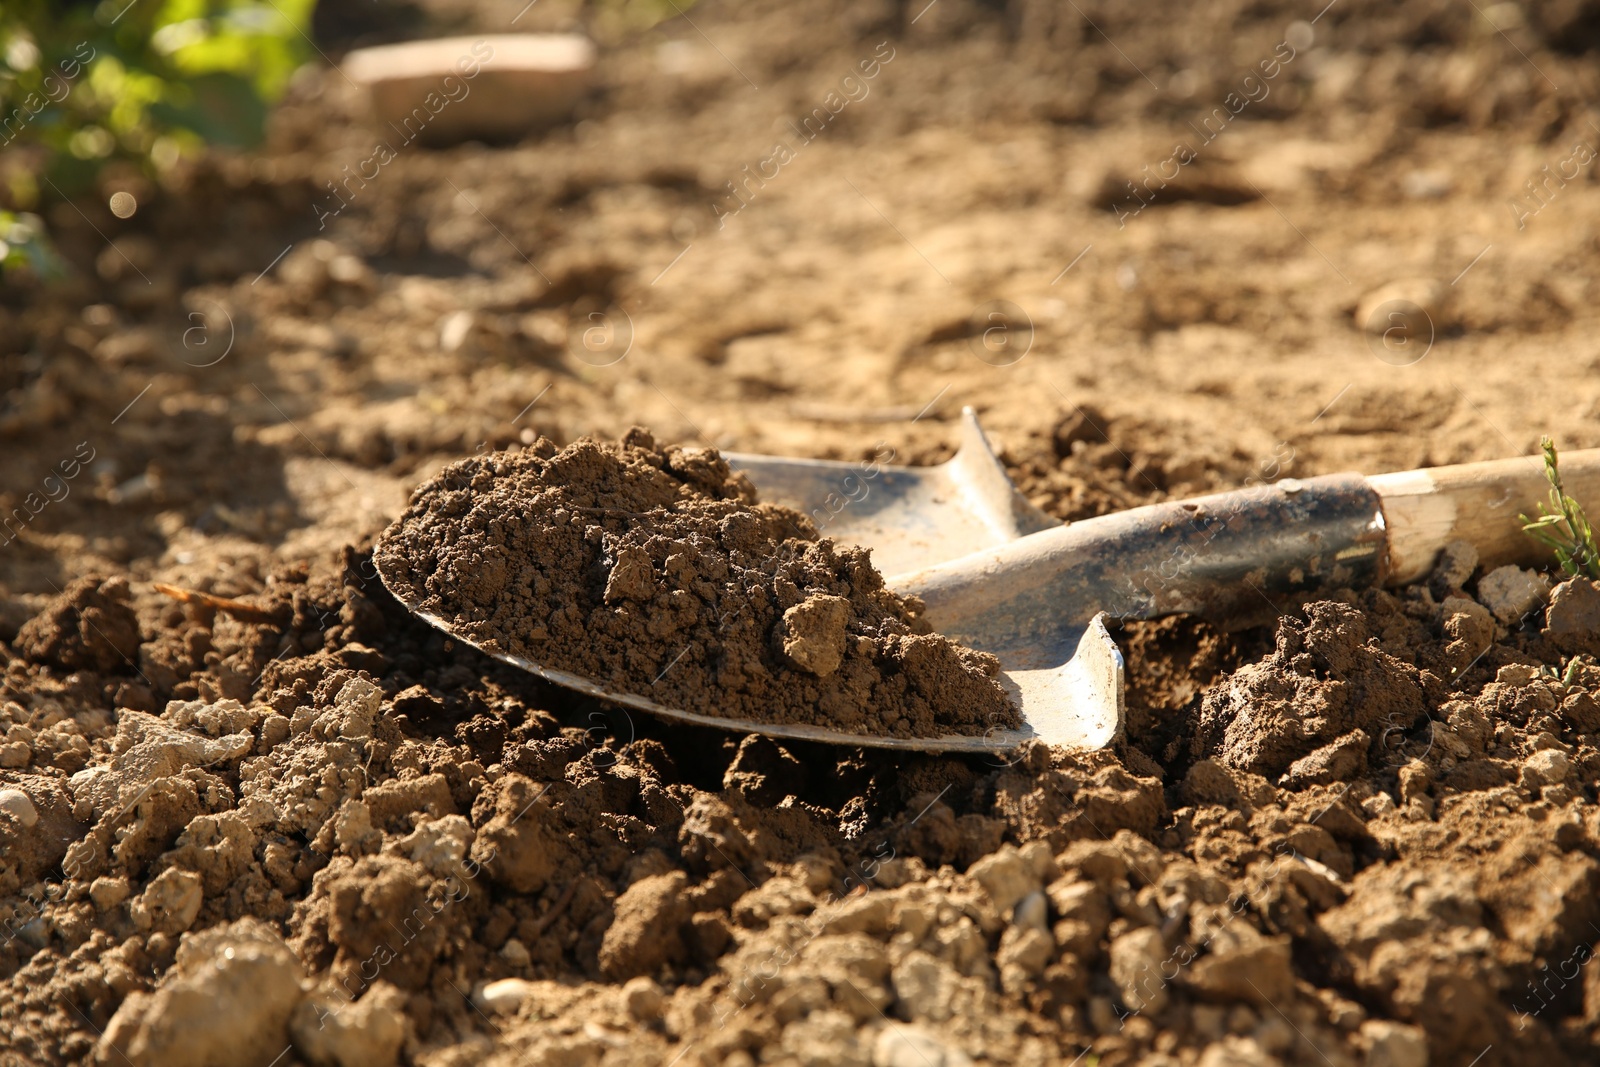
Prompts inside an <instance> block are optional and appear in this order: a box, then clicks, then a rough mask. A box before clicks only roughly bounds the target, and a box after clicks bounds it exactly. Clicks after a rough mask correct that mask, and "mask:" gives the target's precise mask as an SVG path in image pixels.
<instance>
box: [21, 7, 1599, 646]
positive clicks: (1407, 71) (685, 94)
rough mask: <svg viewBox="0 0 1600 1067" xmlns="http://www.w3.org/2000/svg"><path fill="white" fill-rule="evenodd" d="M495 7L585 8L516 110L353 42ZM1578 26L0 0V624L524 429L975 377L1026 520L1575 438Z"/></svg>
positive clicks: (930, 448) (451, 31)
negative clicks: (367, 55) (72, 584)
mask: <svg viewBox="0 0 1600 1067" xmlns="http://www.w3.org/2000/svg"><path fill="white" fill-rule="evenodd" d="M508 33H541V34H563V35H572V34H577V35H582V36H583V37H585V38H587V39H588V40H589V41H592V42H593V44H594V56H593V63H592V69H587V68H586V69H585V70H583V71H581V72H580V73H581V75H582V76H581V77H576V75H575V80H573V81H571V82H561V84H560V85H557V84H556V83H555V82H552V83H551V85H550V86H547V87H546V89H541V90H539V91H541V92H543V91H546V90H548V91H549V92H550V93H552V94H554V96H553V97H552V101H553V102H552V104H551V106H552V107H553V108H554V109H555V110H554V112H553V114H552V115H549V116H546V117H545V119H544V120H543V121H542V122H541V123H540V124H537V125H530V126H528V127H527V128H525V129H511V130H498V131H491V132H490V133H487V134H486V133H485V132H484V130H482V129H470V128H456V125H454V124H453V123H454V119H455V118H456V117H459V116H460V115H461V113H462V112H464V110H465V105H464V104H459V103H456V102H454V101H453V98H452V99H450V100H445V101H444V102H443V103H438V101H436V103H438V106H437V107H434V106H433V105H430V111H429V113H428V115H427V117H428V118H429V120H430V123H431V125H430V126H429V129H428V131H427V136H425V137H410V136H409V134H408V133H407V129H408V128H407V127H405V126H404V124H403V123H402V124H393V123H390V122H385V121H384V118H383V116H382V115H380V114H376V113H375V112H374V110H373V106H374V105H373V99H374V91H373V89H372V86H371V84H370V79H369V78H368V77H367V76H365V75H363V74H362V73H361V71H360V70H358V69H357V68H358V67H359V65H360V64H359V62H358V61H357V59H355V58H353V57H352V55H351V54H352V52H354V51H356V50H359V49H365V48H370V47H373V46H379V45H385V44H393V43H396V42H402V41H408V40H419V39H426V38H438V37H458V38H461V40H462V41H463V42H466V43H467V44H470V43H471V42H475V41H477V42H492V41H496V40H499V38H497V37H494V36H492V35H499V34H508ZM1597 42H1600V5H1596V4H1591V3H1586V2H1583V0H1548V2H1544V0H1540V2H1529V3H1511V2H1505V3H1495V4H1489V3H1486V2H1477V3H1475V2H1470V0H1469V2H1466V3H1456V2H1445V0H1421V2H1416V3H1405V4H1392V3H1387V2H1379V0H1335V2H1333V3H1330V4H1327V5H1326V6H1322V5H1321V4H1320V3H1314V4H1303V3H1297V2H1277V0H1252V2H1248V3H1246V2H1242V0H1222V2H1208V3H1203V4H1187V3H1183V4H1180V3H1170V4H1167V3H1152V4H1144V5H1127V4H1110V3H1102V2H1098V0H1067V2H1064V3H1056V2H1053V0H1051V2H1047V0H1014V2H1009V3H978V2H972V0H932V2H930V0H910V2H908V3H904V4H901V3H895V2H892V0H866V2H855V0H852V2H842V0H841V2H835V0H801V2H795V3H781V4H779V3H761V2H748V0H699V2H694V3H691V2H690V0H593V2H588V3H580V2H574V0H534V2H531V3H530V2H527V0H411V2H399V0H322V2H315V0H262V2H247V0H238V2H223V0H105V2H103V3H99V4H61V3H44V2H26V0H25V2H22V3H15V2H8V3H7V4H6V5H5V7H4V11H3V14H0V57H3V62H4V69H3V74H0V103H3V114H0V141H3V144H4V148H3V151H0V208H3V212H4V213H3V214H0V239H3V241H4V248H5V254H4V272H3V282H0V455H3V456H4V462H3V463H0V515H3V516H6V517H7V518H6V523H5V526H4V532H3V533H0V538H3V540H4V542H5V544H4V548H3V550H0V592H3V593H4V597H3V598H0V603H3V604H4V605H5V607H4V610H3V612H0V637H6V638H9V637H10V636H12V635H13V634H14V632H15V626H16V625H17V624H18V623H19V622H20V620H21V619H23V618H26V617H27V614H28V613H29V612H30V611H31V610H33V608H34V607H36V606H37V605H38V604H39V603H41V602H42V600H41V598H42V597H43V596H45V595H48V594H50V593H52V592H54V591H55V590H56V589H58V588H60V587H62V586H63V585H65V584H66V582H67V581H69V580H70V579H71V578H73V577H75V576H77V575H80V574H84V573H127V574H130V575H132V576H136V577H139V578H160V579H163V580H167V581H172V582H176V583H178V584H182V585H185V586H189V587H194V588H200V589H206V590H212V591H215V592H217V593H219V594H222V595H237V594H242V593H247V592H250V591H253V590H256V589H259V588H260V584H261V581H262V575H263V574H264V573H265V571H266V570H267V569H270V568H271V567H273V566H278V565H284V564H293V563H294V562H295V561H304V560H308V559H312V558H315V557H318V556H322V555H326V554H328V553H332V552H334V551H336V550H337V549H338V548H339V546H340V545H343V544H346V543H356V544H359V543H361V542H362V540H363V538H370V536H371V535H372V534H373V533H374V532H376V531H377V530H379V529H381V527H382V525H383V524H384V523H385V522H386V521H387V520H388V519H389V518H390V517H392V516H393V515H394V514H396V512H397V511H398V509H399V507H400V506H401V504H402V502H403V500H404V498H405V494H406V492H407V491H408V490H409V488H410V486H412V485H414V484H416V483H417V482H418V481H420V480H422V479H423V478H425V477H427V476H428V475H430V474H431V473H432V472H433V471H435V470H437V469H438V467H439V465H441V464H442V463H443V462H445V461H447V460H448V459H450V458H453V457H457V456H459V455H461V454H463V453H470V452H473V451H475V450H481V449H491V448H501V447H507V446H520V445H522V444H525V443H528V442H531V441H532V440H533V439H534V438H535V436H536V435H540V434H543V435H548V436H550V437H552V438H554V439H556V440H557V441H558V442H565V441H567V440H570V439H571V438H573V437H575V436H577V435H580V434H583V433H590V432H599V433H608V434H614V433H619V432H621V431H622V430H624V429H626V428H627V427H628V426H629V425H632V424H636V423H642V424H646V425H649V426H650V427H652V428H653V429H654V430H655V431H656V433H657V434H658V436H660V437H662V438H663V439H667V440H680V441H684V442H688V443H698V444H705V445H714V446H719V447H729V448H738V449H741V450H746V451H767V452H777V453H791V454H797V455H813V456H831V457H855V456H871V455H877V454H880V453H881V450H882V448H883V447H884V446H885V445H887V446H890V447H893V448H894V449H895V450H896V454H897V455H898V456H899V457H900V458H901V459H902V460H904V461H909V462H925V461H931V460H935V459H938V458H940V457H942V456H944V455H947V454H948V453H949V452H950V450H951V449H952V447H953V444H954V436H955V435H954V425H955V424H954V422H953V419H954V418H955V416H956V415H957V414H958V413H959V411H960V409H961V407H962V406H963V405H972V406H974V407H975V408H977V409H978V411H979V413H980V415H981V417H982V419H983V421H984V423H985V425H986V426H988V427H989V428H990V429H991V431H992V432H993V433H994V434H995V435H996V437H997V438H998V440H999V442H1000V444H1001V445H1002V447H1003V449H1004V454H1005V458H1006V461H1007V462H1008V464H1009V465H1010V466H1011V468H1012V471H1013V474H1014V476H1015V477H1016V478H1017V480H1018V481H1019V483H1020V484H1022V485H1023V487H1024V488H1025V490H1026V491H1027V492H1028V493H1029V494H1030V495H1031V496H1032V497H1033V498H1034V499H1035V500H1036V502H1038V503H1039V504H1040V505H1041V506H1043V507H1045V508H1047V509H1048V510H1050V511H1052V512H1053V513H1055V514H1057V515H1060V516H1062V517H1065V518H1076V517H1081V516H1085V515H1091V514H1096V513H1099V512H1103V511H1106V510H1109V509H1114V508H1120V507H1125V506H1128V505H1131V504H1136V503H1141V502H1145V501H1148V500H1151V499H1154V498H1156V497H1159V496H1164V495H1170V494H1187V493H1195V492H1201V491H1205V490H1209V489H1213V488H1225V487H1229V486H1234V485H1240V484H1244V483H1245V482H1248V481H1251V480H1252V479H1254V480H1272V479H1274V478H1277V477H1281V476H1283V475H1285V474H1289V473H1293V474H1310V473H1322V472H1327V471H1332V470H1337V469H1349V468H1359V469H1364V470H1368V471H1377V470H1386V469H1396V468H1400V467H1407V466H1418V465H1424V464H1433V463H1446V462H1453V461H1459V460H1465V459H1469V458H1489V457H1494V456H1503V455H1512V454H1518V453H1527V452H1532V451H1535V450H1536V442H1537V439H1538V437H1539V435H1540V434H1541V433H1551V434H1553V435H1554V436H1555V437H1556V439H1557V441H1558V443H1560V444H1561V445H1562V446H1563V447H1582V446H1593V445H1597V444H1600V432H1597V431H1596V429H1595V415H1596V414H1597V403H1600V377H1597V375H1596V374H1595V371H1596V370H1597V369H1600V364H1597V348H1600V345H1597V342H1596V340H1595V330H1594V328H1593V327H1594V311H1593V305H1594V301H1593V291H1594V285H1595V282H1594V276H1595V265H1596V262H1597V256H1600V249H1597V247H1596V229H1595V221H1596V218H1597V210H1596V203H1595V198H1594V196H1593V188H1594V185H1593V182H1594V172H1595V165H1594V161H1595V156H1596V152H1595V148H1594V146H1596V145H1600V127H1597V126H1596V115H1597V114H1600V112H1597V111H1596V109H1595V108H1594V107H1593V106H1592V104H1591V101H1593V100H1595V99H1597V98H1600V97H1597V85H1596V81H1597V70H1596V67H1595V64H1594V62H1593V59H1594V49H1595V46H1596V44H1597ZM453 47H455V51H454V52H451V53H450V55H451V56H455V55H457V54H465V53H463V51H462V47H461V46H459V45H458V46H453ZM495 54H496V55H497V56H498V57H499V58H500V61H501V63H502V66H504V65H506V64H507V63H509V62H510V59H511V57H512V54H513V53H512V51H511V50H509V49H508V47H507V46H502V47H501V49H500V50H499V51H496V52H495ZM391 62H392V61H391ZM383 65H384V63H383V62H379V66H380V67H382V66H383ZM579 66H585V67H586V64H585V63H580V64H579ZM495 73H496V67H495V61H494V60H492V59H491V60H488V61H486V62H485V63H484V64H483V72H482V73H480V74H477V75H475V76H474V77H473V78H470V79H467V78H466V77H465V75H464V74H463V73H462V72H461V70H459V69H458V70H457V71H456V72H455V74H454V75H451V73H450V70H449V68H448V67H447V68H444V71H443V73H442V74H438V75H436V76H437V77H439V78H443V77H447V76H449V77H455V78H457V79H458V80H457V81H456V82H455V85H456V88H455V89H452V88H450V86H449V85H448V84H446V83H445V82H443V81H440V85H441V87H442V91H443V92H444V93H445V94H446V96H449V95H450V94H452V93H456V94H460V93H462V92H468V91H471V92H481V93H484V94H488V93H492V92H494V91H498V90H496V89H495V88H494V87H493V86H492V85H491V82H492V81H493V77H492V75H494V74H495ZM557 80H558V81H559V79H557ZM529 91H532V90H529ZM563 94H565V95H563ZM481 99H482V98H480V100H481ZM452 107H454V108H456V112H454V113H453V112H452V111H451V108H452ZM412 132H415V131H412ZM69 470H70V471H71V475H70V476H68V474H67V472H68V471H69Z"/></svg>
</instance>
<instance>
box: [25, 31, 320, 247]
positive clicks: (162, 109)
mask: <svg viewBox="0 0 1600 1067" xmlns="http://www.w3.org/2000/svg"><path fill="white" fill-rule="evenodd" d="M315 5H316V0H100V2H98V3H85V2H71V0H68V2H65V3H64V2H62V0H5V3H4V4H3V5H0V209H9V210H14V211H29V210H31V209H33V208H35V207H36V206H38V205H39V204H40V203H41V202H42V201H44V200H46V199H49V198H51V197H54V196H70V195H73V194H74V193H78V192H81V191H83V190H84V189H87V188H91V187H93V186H94V185H95V183H96V180H97V179H98V177H99V176H100V175H101V174H102V172H104V171H105V170H106V168H108V167H112V166H117V167H121V168H123V169H127V168H129V167H132V168H133V169H135V170H137V171H140V172H143V173H144V174H145V175H146V176H147V177H150V178H156V179H159V178H160V177H161V176H162V175H164V174H165V173H167V172H169V171H171V170H172V169H173V168H174V167H176V166H177V165H178V164H179V163H180V162H181V161H182V160H183V159H184V158H185V157H192V156H195V155H197V154H199V153H200V152H201V151H203V150H204V149H205V147H206V146H208V145H220V146H227V147H234V148H244V147H249V146H251V145H254V144H256V143H257V142H259V141H260V139H261V137H262V136H263V134H264V131H265V124H266V116H267V109H268V107H269V105H270V104H271V103H272V102H273V101H275V100H276V99H277V98H278V97H279V96H281V95H282V93H283V91H284V89H285V88H286V87H287V85H288V83H289V78H290V77H291V76H292V75H293V74H294V72H295V70H296V69H297V68H298V67H299V66H300V65H301V64H302V63H304V62H305V61H306V60H307V59H308V58H309V57H310V55H311V54H312V45H311V42H310V39H309V37H308V36H307V32H308V31H309V29H310V20H311V12H312V9H313V8H314V7H315ZM37 239H38V241H43V240H44V236H43V234H42V232H41V233H40V234H38V235H37ZM8 244H9V245H10V247H11V249H12V250H13V251H14V250H15V249H16V248H17V247H19V246H17V245H14V244H10V242H8ZM0 261H3V262H4V264H5V265H7V266H10V265H14V261H13V260H12V258H11V257H10V256H9V255H7V256H4V257H0ZM30 262H32V261H30Z"/></svg>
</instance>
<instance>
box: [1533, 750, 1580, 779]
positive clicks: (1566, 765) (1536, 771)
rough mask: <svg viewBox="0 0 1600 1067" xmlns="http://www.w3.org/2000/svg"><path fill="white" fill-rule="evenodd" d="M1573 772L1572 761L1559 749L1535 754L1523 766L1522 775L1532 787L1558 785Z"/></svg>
mask: <svg viewBox="0 0 1600 1067" xmlns="http://www.w3.org/2000/svg"><path fill="white" fill-rule="evenodd" d="M1571 771H1572V759H1571V757H1569V756H1568V755H1567V754H1566V753H1565V752H1562V751H1561V750H1559V749H1554V748H1547V749H1544V750H1543V751H1540V752H1535V753H1534V754H1533V755H1531V756H1529V757H1528V758H1527V760H1526V761H1525V762H1524V763H1523V764H1522V775H1523V777H1524V778H1526V779H1527V780H1528V783H1529V784H1530V785H1536V786H1537V785H1558V784H1560V783H1561V782H1564V781H1566V778H1567V775H1568V774H1569V773H1571Z"/></svg>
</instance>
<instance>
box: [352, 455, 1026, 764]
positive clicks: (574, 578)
mask: <svg viewBox="0 0 1600 1067" xmlns="http://www.w3.org/2000/svg"><path fill="white" fill-rule="evenodd" d="M374 562H375V564H376V566H377V568H378V571H379V573H380V574H382V575H383V578H384V581H385V582H387V583H388V585H389V588H390V589H391V590H393V591H394V592H395V594H396V595H398V596H399V597H400V599H401V600H402V601H403V602H405V603H407V604H409V605H411V606H413V607H414V608H418V609H420V610H422V611H425V612H427V613H429V614H431V615H435V616H439V617H441V618H443V619H444V620H445V621H446V622H447V623H448V624H449V626H450V630H451V632H452V633H456V634H459V635H461V636H463V637H466V638H469V639H470V640H471V641H472V642H473V644H475V645H477V646H478V647H479V648H482V649H484V650H485V651H487V652H490V653H510V654H511V655H514V656H518V657H521V658H522V659H524V660H531V661H532V662H534V663H537V664H539V665H540V666H541V667H547V668H552V669H556V670H562V671H567V672H570V673H572V674H577V675H579V676H581V677H584V678H587V679H589V680H591V681H593V682H595V683H597V684H600V685H604V686H606V687H607V688H610V689H611V690H612V691H614V692H619V693H632V694H636V695H640V696H644V697H647V698H649V699H650V700H652V701H654V702H656V703H658V704H662V705H664V706H666V707H669V708H675V709H679V710H683V711H689V712H693V713H697V714H701V715H712V716H717V717H719V718H729V719H743V720H746V721H750V722H770V723H806V724H811V725H815V726H822V727H827V728H830V729H833V730H837V731H840V732H844V733H860V734H875V735H879V736H894V737H937V736H941V735H945V734H950V733H958V734H959V733H982V732H984V731H985V730H987V729H993V728H996V727H998V728H1005V727H1011V728H1015V727H1016V726H1018V725H1020V721H1021V719H1020V716H1019V715H1018V714H1017V712H1016V709H1015V707H1014V705H1012V703H1011V701H1010V699H1009V698H1008V697H1007V696H1006V695H1005V693H1004V692H1003V691H1002V690H1001V689H1000V686H999V684H998V683H997V682H996V681H995V676H996V675H997V674H998V673H999V669H1000V664H999V661H998V660H996V659H995V658H994V657H993V656H991V655H988V654H986V653H982V652H976V651H974V650H972V649H968V648H963V647H961V646H959V645H955V644H953V643H951V642H950V641H948V640H946V639H945V638H943V637H941V636H939V635H938V634H934V633H930V632H929V631H928V627H927V625H926V623H922V622H921V620H920V618H919V617H918V616H919V611H920V606H921V605H920V602H918V601H916V600H915V598H912V599H910V600H907V599H906V598H904V597H900V596H897V595H895V594H894V593H893V592H891V591H889V590H888V589H886V588H885V587H884V584H883V576H882V575H881V574H879V573H878V571H877V569H876V568H874V567H873V566H872V561H871V557H870V554H869V553H868V552H867V551H866V550H864V549H861V548H856V547H852V546H839V545H835V544H834V543H833V542H832V541H831V540H822V539H820V538H819V537H818V535H817V531H816V529H815V528H814V527H813V526H812V524H811V521H810V520H809V519H808V518H806V517H805V516H804V515H801V514H800V513H799V512H796V511H794V510H792V509H789V508H784V507H778V506H775V505H762V504H759V503H757V501H756V494H755V490H754V489H753V488H752V487H751V485H750V482H749V479H748V478H745V477H743V476H742V475H736V474H734V472H733V471H732V470H730V469H729V467H728V464H727V461H726V460H724V459H723V458H722V457H721V456H720V455H718V454H717V452H716V451H715V450H704V449H687V450H686V449H683V448H678V447H673V446H668V447H666V448H661V447H658V446H657V445H656V443H655V439H654V438H653V437H652V436H651V435H650V434H649V432H648V431H646V430H643V429H639V428H635V429H634V430H632V431H630V432H629V433H628V435H627V436H626V437H624V438H623V440H622V441H621V442H619V443H616V444H610V443H607V442H601V441H596V440H594V439H592V438H581V439H579V440H578V441H576V442H574V443H573V444H571V445H568V446H567V447H566V448H563V449H559V450H558V449H557V448H556V446H555V444H554V443H553V442H551V441H550V440H548V439H546V438H540V439H539V440H537V441H535V442H534V443H533V444H532V445H530V446H529V447H528V448H527V450H526V451H523V450H521V449H520V448H519V446H517V445H512V446H511V447H510V449H508V450H507V451H505V452H497V453H494V454H493V455H492V456H488V457H484V458H474V459H467V460H462V461H461V462H460V463H454V464H451V465H450V466H449V467H447V468H445V470H444V471H443V472H442V473H441V474H440V475H439V476H438V477H437V478H435V479H434V480H432V481H429V482H426V483H424V484H423V485H422V486H420V487H419V488H418V489H417V491H416V493H415V495H413V497H412V499H411V504H410V506H409V507H408V508H407V509H406V513H405V514H404V515H402V516H401V517H400V518H399V519H398V520H396V522H395V524H394V525H393V526H391V527H390V528H389V529H388V530H387V531H386V532H385V534H384V536H383V539H382V540H381V541H380V542H379V545H378V547H377V551H376V553H375V556H374Z"/></svg>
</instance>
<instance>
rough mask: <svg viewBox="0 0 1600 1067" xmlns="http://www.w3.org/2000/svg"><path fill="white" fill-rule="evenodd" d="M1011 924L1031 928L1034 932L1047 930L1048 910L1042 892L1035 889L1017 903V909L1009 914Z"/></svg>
mask: <svg viewBox="0 0 1600 1067" xmlns="http://www.w3.org/2000/svg"><path fill="white" fill-rule="evenodd" d="M1011 922H1012V923H1013V924H1014V925H1016V926H1023V927H1031V928H1033V929H1035V930H1048V929H1049V928H1050V927H1049V922H1050V909H1049V905H1048V902H1047V901H1046V899H1045V895H1044V891H1043V890H1040V889H1035V890H1034V891H1033V892H1032V893H1029V894H1028V895H1027V896H1025V897H1023V898H1022V899H1021V900H1019V901H1017V907H1016V910H1015V911H1014V912H1012V914H1011Z"/></svg>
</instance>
